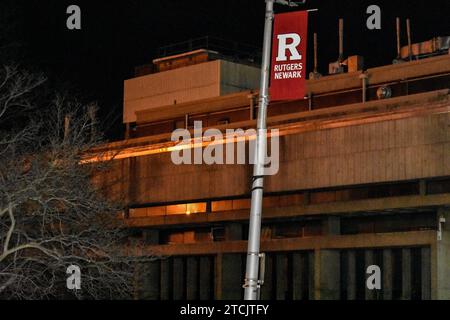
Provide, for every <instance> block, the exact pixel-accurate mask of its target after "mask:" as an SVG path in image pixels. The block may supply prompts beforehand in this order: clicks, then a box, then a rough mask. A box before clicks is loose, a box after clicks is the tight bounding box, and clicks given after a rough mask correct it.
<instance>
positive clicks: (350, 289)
mask: <svg viewBox="0 0 450 320" xmlns="http://www.w3.org/2000/svg"><path fill="white" fill-rule="evenodd" d="M355 299H356V253H355V251H354V250H348V251H347V300H355Z"/></svg>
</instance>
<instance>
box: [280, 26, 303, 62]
mask: <svg viewBox="0 0 450 320" xmlns="http://www.w3.org/2000/svg"><path fill="white" fill-rule="evenodd" d="M277 38H278V56H277V59H276V60H277V61H287V59H288V58H287V56H286V51H287V50H289V52H290V53H291V58H290V60H302V55H301V54H300V53H299V52H298V50H297V47H298V46H299V45H300V42H301V40H302V39H301V37H300V36H299V35H298V34H296V33H286V34H279V35H278V36H277ZM288 39H289V40H290V43H289V44H287V42H288Z"/></svg>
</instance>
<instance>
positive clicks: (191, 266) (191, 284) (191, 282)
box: [186, 257, 199, 300]
mask: <svg viewBox="0 0 450 320" xmlns="http://www.w3.org/2000/svg"><path fill="white" fill-rule="evenodd" d="M186 269H187V270H186V299H187V300H198V299H199V275H198V258H196V257H189V258H187V261H186Z"/></svg>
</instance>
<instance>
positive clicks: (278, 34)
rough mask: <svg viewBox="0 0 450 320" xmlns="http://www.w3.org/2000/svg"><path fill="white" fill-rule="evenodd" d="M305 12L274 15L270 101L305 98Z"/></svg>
mask: <svg viewBox="0 0 450 320" xmlns="http://www.w3.org/2000/svg"><path fill="white" fill-rule="evenodd" d="M307 43H308V12H307V11H296V12H289V13H281V14H276V15H275V20H274V29H273V40H272V64H271V72H270V80H271V82H270V100H272V101H277V100H294V99H303V98H304V97H305V91H306V90H305V80H306V48H307Z"/></svg>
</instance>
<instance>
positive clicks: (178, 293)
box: [172, 257, 186, 300]
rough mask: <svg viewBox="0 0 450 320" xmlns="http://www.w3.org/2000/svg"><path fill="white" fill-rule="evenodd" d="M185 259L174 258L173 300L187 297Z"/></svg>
mask: <svg viewBox="0 0 450 320" xmlns="http://www.w3.org/2000/svg"><path fill="white" fill-rule="evenodd" d="M184 271H185V270H184V261H183V258H180V257H176V258H173V274H172V279H173V300H184V299H186V297H185V294H184V288H185V279H184Z"/></svg>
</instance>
